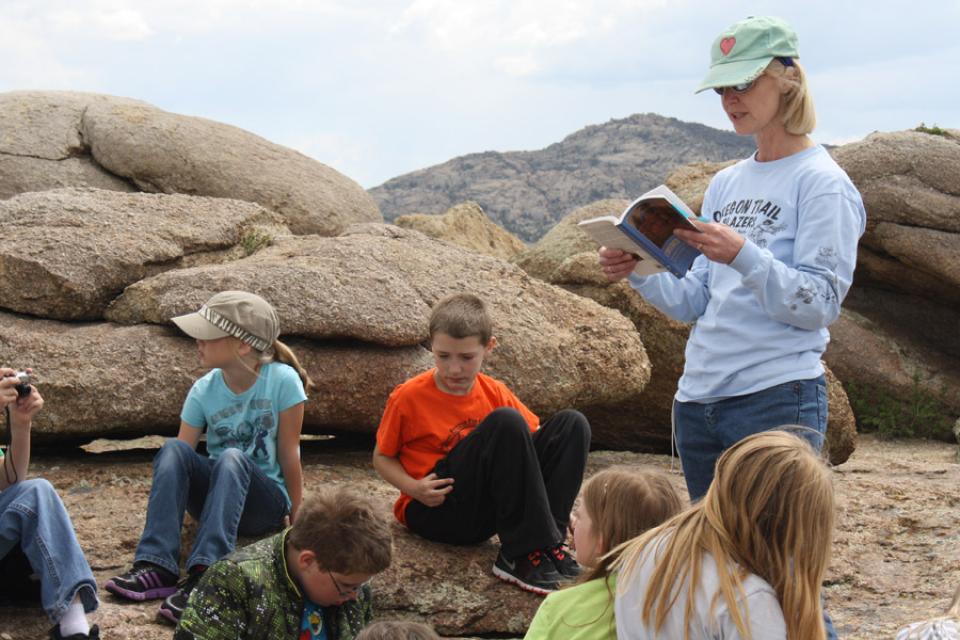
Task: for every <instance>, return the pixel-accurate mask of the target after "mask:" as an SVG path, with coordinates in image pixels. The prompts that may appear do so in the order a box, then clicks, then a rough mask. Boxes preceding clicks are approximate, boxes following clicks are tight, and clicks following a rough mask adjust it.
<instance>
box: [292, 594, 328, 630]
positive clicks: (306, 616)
mask: <svg viewBox="0 0 960 640" xmlns="http://www.w3.org/2000/svg"><path fill="white" fill-rule="evenodd" d="M298 640H327V630H326V628H324V624H323V607H321V606H320V605H318V604H315V603H313V602H310V601H309V600H307V601H306V602H304V604H303V620H302V621H301V623H300V637H299V638H298Z"/></svg>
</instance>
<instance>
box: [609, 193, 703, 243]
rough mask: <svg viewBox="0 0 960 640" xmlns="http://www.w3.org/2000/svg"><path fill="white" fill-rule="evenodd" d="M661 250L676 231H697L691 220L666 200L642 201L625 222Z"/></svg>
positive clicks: (635, 205)
mask: <svg viewBox="0 0 960 640" xmlns="http://www.w3.org/2000/svg"><path fill="white" fill-rule="evenodd" d="M624 222H626V223H627V224H629V225H630V226H632V227H633V228H634V229H636V230H637V231H639V232H640V233H641V234H642V235H643V236H644V237H646V238H647V239H648V240H650V242H652V243H653V244H655V245H657V246H658V247H660V248H661V249H662V248H663V247H664V245H665V244H666V243H667V241H668V240H669V239H670V238H671V237H672V236H673V230H674V229H678V228H679V229H691V230H694V231H695V230H696V227H694V226H693V225H692V224H691V223H690V221H689V220H687V218H686V217H684V216H683V214H681V213H680V212H678V211H677V210H676V209H674V208H673V205H671V204H670V203H669V202H667V200H666V199H664V198H653V199H649V200H640V201H638V202H636V203H634V205H633V206H632V207H630V209H629V211H628V212H627V216H626V218H625V220H624Z"/></svg>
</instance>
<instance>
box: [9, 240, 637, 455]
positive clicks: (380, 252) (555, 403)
mask: <svg viewBox="0 0 960 640" xmlns="http://www.w3.org/2000/svg"><path fill="white" fill-rule="evenodd" d="M233 288H242V289H247V290H251V291H254V292H256V293H259V294H261V295H263V296H264V297H266V298H267V299H268V300H270V301H271V302H272V303H273V304H274V306H275V307H276V308H277V310H278V313H279V315H280V318H281V319H282V328H283V332H284V340H285V341H287V342H288V343H289V344H290V346H291V347H292V348H294V350H295V352H296V353H297V354H298V355H299V356H300V358H301V361H302V362H303V364H304V365H305V366H306V368H307V370H308V371H309V372H310V374H311V376H312V377H313V378H314V379H315V380H316V381H317V382H318V383H319V386H320V389H319V390H318V391H317V392H316V393H314V394H313V396H312V397H311V399H310V401H309V402H308V404H307V408H306V420H305V426H306V428H307V430H308V431H310V430H315V431H318V430H322V429H330V428H334V429H340V430H350V431H357V432H363V433H370V432H373V431H374V430H375V429H376V426H377V424H378V423H379V419H380V414H381V412H382V410H383V406H384V403H385V401H386V398H387V395H388V394H389V392H390V391H391V390H392V389H393V387H394V386H395V385H396V384H399V383H400V382H402V381H403V380H405V379H407V378H409V377H411V376H412V375H414V374H415V373H418V372H420V371H423V370H425V369H427V368H428V367H429V366H430V364H431V361H432V360H431V357H430V355H429V352H428V351H427V350H426V349H425V348H424V347H423V346H422V343H424V342H425V341H426V340H427V338H428V336H427V319H428V316H429V311H430V307H431V306H432V305H433V304H434V303H435V302H436V301H437V300H439V299H440V298H442V297H443V296H445V295H447V294H449V293H454V292H458V291H465V290H466V291H471V292H475V293H477V294H478V295H480V296H481V297H482V298H484V299H485V300H486V301H487V303H488V306H489V308H490V312H491V315H492V317H493V320H494V323H495V326H496V328H497V329H496V332H497V335H498V338H499V345H498V347H497V349H495V350H494V352H493V354H492V355H491V356H490V357H489V358H488V360H487V361H486V362H485V368H486V369H487V370H488V371H489V372H490V373H491V374H492V375H494V376H496V377H498V378H500V379H502V380H504V381H505V382H506V383H507V384H508V385H509V386H510V387H511V388H512V389H513V390H514V391H515V392H516V393H517V395H518V396H520V397H521V398H522V399H523V400H524V401H525V402H526V403H527V404H528V405H529V406H530V407H531V408H532V409H533V410H535V411H537V412H539V413H541V414H542V415H544V416H547V415H549V414H551V413H553V412H555V411H557V410H559V409H563V408H567V407H579V406H588V405H595V404H601V405H602V404H605V403H609V402H617V401H620V400H622V399H623V398H625V397H630V396H634V395H636V394H638V393H639V391H640V390H641V389H642V388H643V386H644V385H645V384H646V382H647V381H648V380H649V376H650V365H649V361H648V360H647V356H646V353H645V352H644V349H643V345H642V344H641V342H640V339H639V336H637V334H636V332H634V331H633V328H632V326H631V324H630V322H629V321H628V320H626V319H625V318H623V317H622V316H621V315H620V314H617V313H615V312H613V311H611V310H609V309H606V308H604V307H602V306H600V305H598V304H596V303H594V302H592V301H589V300H586V299H584V298H581V297H578V296H575V295H572V294H570V293H568V292H566V291H564V290H562V289H560V288H557V287H553V286H551V285H548V284H546V283H543V282H541V281H539V280H536V279H533V278H530V277H529V276H527V275H526V274H525V273H524V272H523V271H522V270H520V269H518V268H517V267H515V266H513V265H511V264H509V263H507V262H504V261H502V260H497V259H495V258H490V257H486V256H481V255H478V254H469V255H468V256H467V257H464V254H463V252H462V251H461V250H460V249H459V248H457V247H454V246H451V245H449V244H447V243H444V242H441V241H437V240H433V239H430V238H427V237H426V236H424V235H422V234H420V233H417V232H414V231H408V230H403V229H399V228H397V227H391V226H384V225H379V226H377V225H368V226H367V227H365V228H360V229H356V230H354V231H352V232H351V235H347V236H343V237H336V238H323V237H319V236H285V237H281V238H277V239H276V240H275V241H274V244H273V245H272V246H270V247H267V248H265V249H262V250H260V251H258V252H257V253H255V254H253V255H251V256H249V257H246V258H241V259H239V260H235V261H232V262H230V263H228V264H208V265H203V266H196V267H190V268H182V269H176V270H172V271H165V272H163V273H160V274H158V275H155V276H152V277H148V278H145V279H143V280H140V281H139V282H136V283H134V284H132V285H130V286H129V287H127V289H126V291H125V292H124V293H123V294H122V295H121V296H120V297H119V298H117V299H116V300H115V302H114V303H113V304H112V306H111V307H110V308H109V309H108V311H107V313H106V315H107V317H108V318H109V319H110V320H112V321H114V322H120V323H124V324H122V325H121V324H114V323H95V324H65V323H61V322H55V321H51V320H37V319H30V318H26V317H22V316H16V315H13V314H3V315H2V316H0V361H3V362H12V363H18V364H19V365H20V366H33V367H34V368H35V369H36V370H37V376H38V379H39V380H40V381H42V383H43V385H44V389H45V390H46V391H45V393H46V395H47V398H48V404H49V405H51V406H54V407H56V409H54V410H50V411H45V412H44V414H43V415H42V416H38V418H37V420H38V421H37V432H38V435H39V436H40V437H43V435H44V434H48V433H62V434H81V433H83V434H87V435H89V434H101V433H153V432H157V431H160V432H166V433H169V432H170V431H171V430H173V429H175V427H176V425H177V424H178V420H177V418H176V416H177V414H178V412H179V409H180V406H181V403H182V401H183V398H184V395H185V393H186V391H187V389H188V388H189V385H190V383H191V381H192V380H194V379H195V378H196V377H197V376H198V375H199V373H200V371H199V370H198V369H197V359H196V353H195V347H194V346H193V342H192V341H191V340H190V339H189V338H186V337H184V336H182V334H180V333H179V332H178V331H176V330H175V329H173V328H172V327H165V326H157V325H166V324H168V323H169V318H170V317H172V316H174V315H178V314H181V313H184V312H188V311H190V310H194V309H196V308H197V307H198V306H199V305H200V304H201V303H202V302H203V301H205V300H206V299H207V298H208V297H209V296H210V295H212V294H213V293H215V292H217V291H221V290H224V289H233ZM398 292H399V294H398ZM104 363H117V364H116V366H113V365H111V366H104ZM96 394H108V395H106V396H105V400H104V401H102V402H95V401H93V398H94V397H95V396H96Z"/></svg>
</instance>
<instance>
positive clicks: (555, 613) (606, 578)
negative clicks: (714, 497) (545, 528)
mask: <svg viewBox="0 0 960 640" xmlns="http://www.w3.org/2000/svg"><path fill="white" fill-rule="evenodd" d="M680 509H681V500H680V495H679V494H678V493H677V490H676V488H674V486H673V484H672V483H671V482H670V479H669V478H668V477H667V476H666V474H664V473H663V472H661V471H657V470H653V469H637V468H631V467H611V468H609V469H605V470H603V471H600V472H599V473H597V474H595V475H594V476H592V477H591V478H590V479H589V480H588V481H587V483H586V484H585V485H584V489H583V494H582V496H581V498H580V503H579V504H578V505H577V507H576V508H575V509H574V512H573V515H572V517H571V518H570V529H571V531H572V532H573V547H574V550H575V551H576V554H577V562H578V563H580V565H581V566H582V567H583V568H584V573H583V575H582V576H581V577H580V579H579V580H578V581H577V583H576V584H575V585H574V586H572V587H570V588H567V589H562V590H560V591H555V592H554V593H551V594H550V595H548V596H547V599H546V600H544V601H543V604H541V605H540V608H539V609H538V610H537V614H536V616H534V618H533V622H532V623H531V624H530V628H529V629H528V630H527V635H526V636H524V640H548V639H550V638H565V639H567V640H607V639H614V638H616V637H617V627H616V623H615V622H614V618H613V597H614V594H615V593H616V575H615V574H613V573H612V572H611V569H610V566H611V565H612V564H613V562H614V560H616V554H610V553H608V552H609V551H610V550H611V549H616V548H617V547H618V546H619V545H620V544H621V543H623V542H626V541H627V540H630V539H632V538H635V537H636V536H638V535H640V534H641V533H643V532H644V531H646V530H647V529H651V528H653V527H655V526H657V525H659V524H660V523H662V522H664V521H665V520H667V519H668V518H670V517H671V516H673V515H674V514H676V513H679V512H680Z"/></svg>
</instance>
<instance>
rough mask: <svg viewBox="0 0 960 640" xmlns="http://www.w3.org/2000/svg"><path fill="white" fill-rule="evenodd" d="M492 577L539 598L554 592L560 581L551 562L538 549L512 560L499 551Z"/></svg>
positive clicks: (560, 578)
mask: <svg viewBox="0 0 960 640" xmlns="http://www.w3.org/2000/svg"><path fill="white" fill-rule="evenodd" d="M493 575H495V576H497V577H498V578H500V579H501V580H503V581H504V582H509V583H511V584H515V585H517V586H518V587H520V588H521V589H524V590H526V591H532V592H533V593H536V594H539V595H541V596H545V595H547V594H548V593H551V592H553V591H556V590H557V589H558V588H559V583H560V581H561V580H562V577H561V576H560V574H559V573H557V570H556V567H554V564H553V562H551V561H550V558H548V557H547V556H546V555H545V554H544V553H543V551H541V550H539V549H537V550H536V551H531V552H530V553H528V554H526V555H522V556H519V557H517V558H513V559H512V560H508V559H507V558H506V556H504V555H503V552H502V551H501V552H500V554H499V555H498V556H497V561H496V562H494V563H493Z"/></svg>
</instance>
